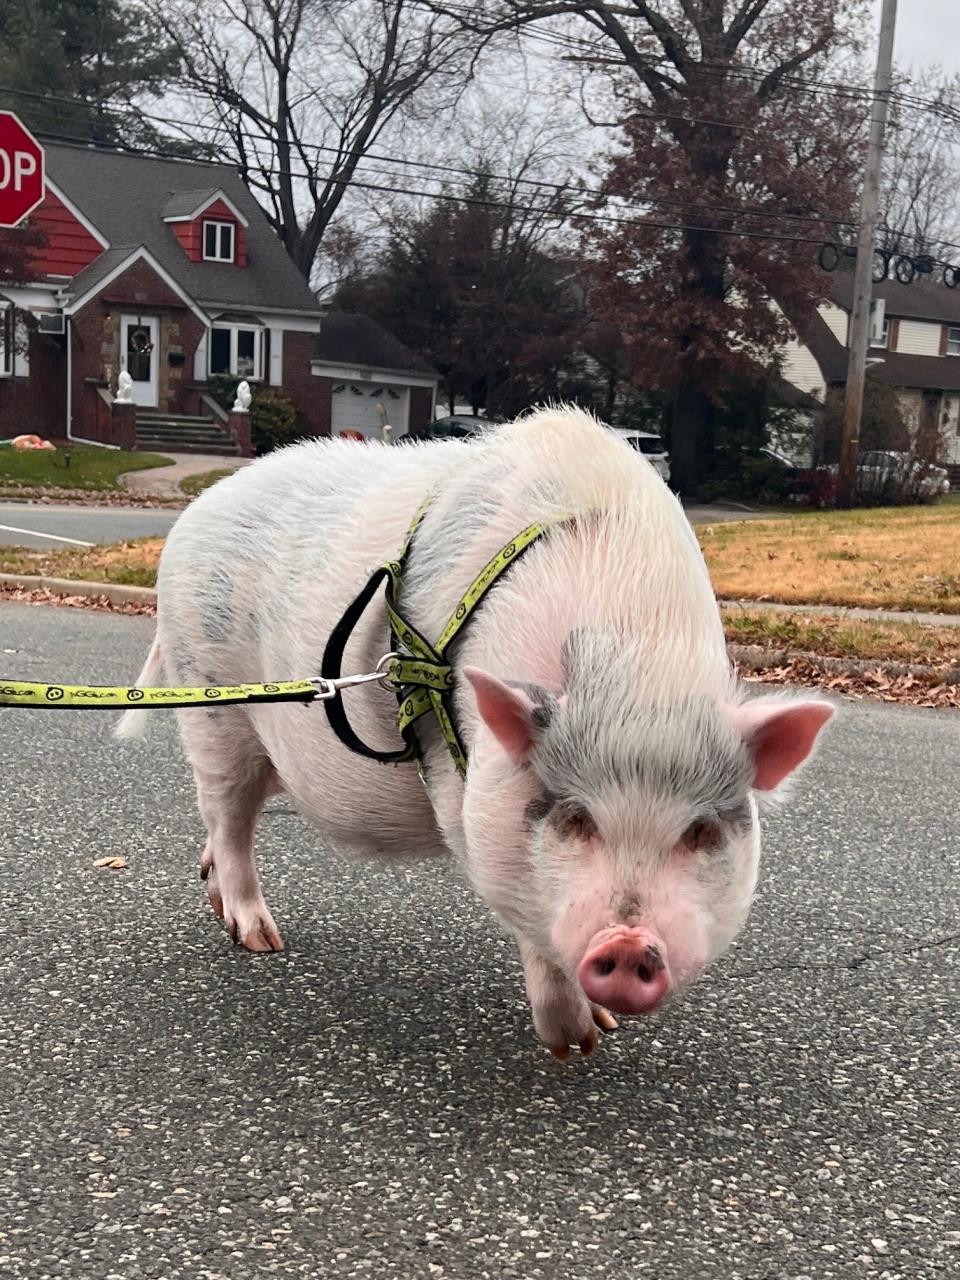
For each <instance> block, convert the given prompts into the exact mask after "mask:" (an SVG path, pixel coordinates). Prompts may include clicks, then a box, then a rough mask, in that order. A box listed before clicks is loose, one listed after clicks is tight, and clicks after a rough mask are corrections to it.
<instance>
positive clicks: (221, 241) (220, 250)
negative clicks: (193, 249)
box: [203, 222, 234, 262]
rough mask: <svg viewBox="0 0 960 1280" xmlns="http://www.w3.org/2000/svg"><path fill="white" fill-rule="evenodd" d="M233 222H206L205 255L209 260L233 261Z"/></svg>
mask: <svg viewBox="0 0 960 1280" xmlns="http://www.w3.org/2000/svg"><path fill="white" fill-rule="evenodd" d="M233 235H234V226H233V223H232V222H205V223H204V224H203V256H204V259H205V261H207V262H232V261H233Z"/></svg>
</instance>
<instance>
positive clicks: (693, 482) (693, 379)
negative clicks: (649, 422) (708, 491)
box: [670, 361, 714, 498]
mask: <svg viewBox="0 0 960 1280" xmlns="http://www.w3.org/2000/svg"><path fill="white" fill-rule="evenodd" d="M684 363H686V364H688V365H689V364H690V363H692V362H691V361H685V362H684ZM697 374H699V375H702V370H698V371H697ZM713 419H714V404H713V400H712V399H711V397H710V396H709V395H708V394H707V393H706V392H705V391H703V390H702V384H701V382H700V377H699V376H697V375H696V374H694V372H693V371H691V372H690V373H685V372H682V373H681V381H680V386H679V387H678V388H677V391H676V394H675V396H674V400H673V408H672V412H671V415H670V487H671V488H672V489H675V490H676V491H677V492H678V493H680V494H682V495H683V496H684V497H689V498H692V497H694V496H695V495H696V492H697V489H698V488H699V486H700V484H701V482H702V480H703V478H704V475H705V472H706V467H707V465H708V464H709V461H710V458H711V457H712V455H713Z"/></svg>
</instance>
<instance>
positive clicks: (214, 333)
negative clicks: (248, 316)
mask: <svg viewBox="0 0 960 1280" xmlns="http://www.w3.org/2000/svg"><path fill="white" fill-rule="evenodd" d="M210 372H211V373H231V374H233V375H234V377H237V378H253V379H259V378H262V377H263V330H262V329H250V328H246V327H244V326H242V325H237V324H225V325H214V326H213V329H212V330H211V332H210Z"/></svg>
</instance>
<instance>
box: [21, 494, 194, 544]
mask: <svg viewBox="0 0 960 1280" xmlns="http://www.w3.org/2000/svg"><path fill="white" fill-rule="evenodd" d="M179 514H180V512H179V511H160V510H151V509H146V510H144V509H142V508H139V507H56V506H46V505H44V506H39V505H31V504H28V503H22V502H3V503H0V546H7V547H31V548H35V549H37V550H42V551H57V550H60V549H61V548H63V547H66V546H70V545H71V544H72V543H81V544H83V543H86V544H91V543H106V542H124V541H126V540H127V539H128V538H149V537H156V536H165V535H166V534H167V533H169V531H170V529H171V528H172V527H173V522H174V520H176V518H177V516H178V515H179Z"/></svg>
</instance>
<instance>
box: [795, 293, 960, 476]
mask: <svg viewBox="0 0 960 1280" xmlns="http://www.w3.org/2000/svg"><path fill="white" fill-rule="evenodd" d="M873 292H874V306H873V321H872V330H871V338H870V350H869V353H868V359H869V360H870V361H871V368H872V369H873V370H875V371H876V373H877V374H878V376H879V377H881V378H882V379H883V380H884V381H885V382H886V383H887V384H888V385H889V386H891V387H893V388H894V389H895V390H896V393H897V397H898V399H899V401H900V405H901V409H902V410H903V414H904V417H905V419H906V421H907V423H908V425H909V426H910V428H911V431H912V432H913V434H914V435H915V436H916V435H917V434H919V433H921V432H924V433H929V434H930V435H934V434H936V435H938V436H939V440H940V454H939V458H938V461H939V462H940V464H941V465H942V466H945V467H948V468H949V469H950V472H951V476H952V477H955V478H956V479H960V290H956V289H947V288H946V287H945V286H944V285H943V284H933V283H931V282H927V281H921V280H917V281H915V282H914V283H913V284H909V285H907V284H900V283H898V282H897V281H895V280H885V281H883V282H882V283H880V284H875V285H874V286H873ZM852 306H853V277H852V273H851V272H838V273H837V275H836V276H834V277H833V279H832V281H831V289H830V297H829V300H828V301H826V302H824V303H822V304H821V305H820V307H819V308H818V309H817V311H816V312H815V313H814V314H813V315H811V316H808V317H806V318H805V319H804V320H803V321H801V322H798V323H796V324H795V328H796V330H797V337H796V339H795V340H794V341H792V342H790V343H788V344H787V346H786V348H785V349H784V352H783V355H784V366H783V376H784V378H785V379H786V380H787V381H788V382H790V383H792V384H793V386H794V387H797V388H799V390H801V391H803V392H807V393H809V394H812V395H814V396H816V397H817V398H818V399H819V400H821V401H822V400H823V398H824V396H825V395H826V392H827V388H828V387H837V388H839V387H843V386H844V385H845V383H846V377H847V355H848V350H847V333H848V326H849V323H850V313H851V310H852Z"/></svg>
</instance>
